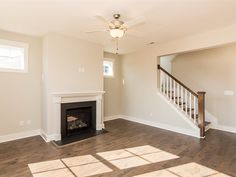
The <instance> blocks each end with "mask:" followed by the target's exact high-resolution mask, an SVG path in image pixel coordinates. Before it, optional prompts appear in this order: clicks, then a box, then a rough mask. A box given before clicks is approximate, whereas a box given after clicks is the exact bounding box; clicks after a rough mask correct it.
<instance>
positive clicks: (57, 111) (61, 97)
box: [47, 91, 105, 141]
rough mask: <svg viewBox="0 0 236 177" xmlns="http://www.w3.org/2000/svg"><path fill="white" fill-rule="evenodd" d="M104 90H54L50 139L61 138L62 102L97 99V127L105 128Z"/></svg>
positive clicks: (49, 131)
mask: <svg viewBox="0 0 236 177" xmlns="http://www.w3.org/2000/svg"><path fill="white" fill-rule="evenodd" d="M104 93H105V92H104V91H94V92H53V93H51V94H50V97H51V101H49V104H50V105H49V108H51V109H50V113H49V115H50V116H48V120H47V125H48V126H47V128H48V133H49V135H48V136H47V140H48V141H52V140H60V139H61V104H62V103H75V102H86V101H96V129H97V130H102V129H103V128H104V119H103V94H104Z"/></svg>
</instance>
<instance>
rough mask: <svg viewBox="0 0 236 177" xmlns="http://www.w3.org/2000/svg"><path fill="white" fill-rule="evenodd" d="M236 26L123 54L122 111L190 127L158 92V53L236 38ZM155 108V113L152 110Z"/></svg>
mask: <svg viewBox="0 0 236 177" xmlns="http://www.w3.org/2000/svg"><path fill="white" fill-rule="evenodd" d="M235 31H236V26H233V27H229V28H224V29H220V30H216V31H209V32H205V33H202V34H196V35H194V36H191V37H186V38H182V39H178V40H175V41H170V42H167V43H160V44H158V45H156V46H146V47H144V48H143V49H141V50H139V51H137V52H134V53H131V54H127V55H124V56H122V74H123V76H122V77H123V78H124V80H125V85H124V86H123V88H122V92H123V94H122V114H124V115H127V116H134V117H137V118H140V119H143V120H150V121H154V122H158V123H163V124H169V125H173V126H178V127H182V128H187V127H186V126H187V125H186V123H185V122H182V121H180V117H178V116H177V115H176V113H175V112H173V111H172V110H170V108H169V107H168V105H166V104H165V103H164V102H163V101H162V100H161V98H160V97H158V96H157V95H156V92H157V88H158V87H159V86H158V85H159V72H158V71H157V64H158V63H159V59H157V58H158V56H163V55H168V54H176V53H181V52H186V51H194V50H199V49H204V48H209V47H211V46H219V45H223V44H227V43H232V42H235V41H236V33H235ZM151 112H152V116H150V113H151Z"/></svg>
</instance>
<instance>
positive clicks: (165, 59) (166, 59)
mask: <svg viewBox="0 0 236 177" xmlns="http://www.w3.org/2000/svg"><path fill="white" fill-rule="evenodd" d="M175 57H176V55H167V56H162V57H160V65H161V67H162V68H164V69H165V70H166V71H167V72H169V73H171V72H172V61H173V59H174V58H175Z"/></svg>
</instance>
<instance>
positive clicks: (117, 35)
mask: <svg viewBox="0 0 236 177" xmlns="http://www.w3.org/2000/svg"><path fill="white" fill-rule="evenodd" d="M124 34H125V31H124V30H123V29H117V28H115V29H111V30H110V35H111V37H113V38H121V37H123V36H124Z"/></svg>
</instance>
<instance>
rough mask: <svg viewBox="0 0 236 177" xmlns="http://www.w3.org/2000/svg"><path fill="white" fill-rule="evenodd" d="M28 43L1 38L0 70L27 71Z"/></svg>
mask: <svg viewBox="0 0 236 177" xmlns="http://www.w3.org/2000/svg"><path fill="white" fill-rule="evenodd" d="M27 64H28V45H27V44H25V43H21V42H15V41H8V40H0V71H6V72H27V70H28V68H27Z"/></svg>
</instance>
